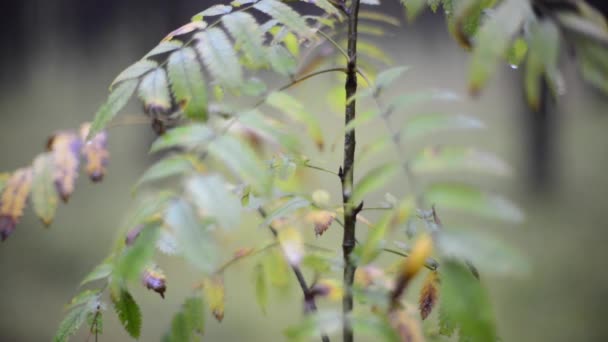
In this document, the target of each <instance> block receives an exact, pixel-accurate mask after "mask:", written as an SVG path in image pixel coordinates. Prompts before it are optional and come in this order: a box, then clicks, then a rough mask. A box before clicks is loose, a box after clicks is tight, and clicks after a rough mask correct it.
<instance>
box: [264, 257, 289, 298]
mask: <svg viewBox="0 0 608 342" xmlns="http://www.w3.org/2000/svg"><path fill="white" fill-rule="evenodd" d="M262 264H263V265H264V266H263V267H264V270H265V271H266V276H267V277H268V280H269V281H270V284H271V285H272V286H274V287H276V288H279V289H281V290H286V289H288V288H289V285H290V280H291V275H290V274H289V265H288V264H287V262H286V261H285V257H284V256H283V253H282V252H281V251H280V250H278V249H272V250H270V251H268V252H267V253H266V254H264V256H263V259H262Z"/></svg>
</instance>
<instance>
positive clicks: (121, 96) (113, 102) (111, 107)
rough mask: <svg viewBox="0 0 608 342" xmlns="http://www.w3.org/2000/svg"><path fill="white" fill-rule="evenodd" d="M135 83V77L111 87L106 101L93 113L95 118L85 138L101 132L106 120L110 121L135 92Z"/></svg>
mask: <svg viewBox="0 0 608 342" xmlns="http://www.w3.org/2000/svg"><path fill="white" fill-rule="evenodd" d="M137 84H138V80H137V79H131V80H128V81H124V82H122V83H120V85H118V86H117V87H115V88H113V90H112V92H111V93H110V96H109V97H108V99H107V101H106V103H104V104H103V105H102V106H101V107H100V108H99V110H98V111H97V113H96V114H95V119H93V123H92V124H91V128H90V129H89V134H88V135H87V138H86V140H90V139H91V138H93V137H94V136H96V135H97V134H98V133H99V132H101V131H102V130H103V129H104V128H105V127H106V125H107V124H108V122H110V120H112V118H114V117H115V116H116V114H118V112H119V111H120V110H121V109H122V108H123V107H124V106H125V105H126V104H127V102H128V101H129V99H130V98H131V96H132V95H133V93H134V92H135V89H136V88H137Z"/></svg>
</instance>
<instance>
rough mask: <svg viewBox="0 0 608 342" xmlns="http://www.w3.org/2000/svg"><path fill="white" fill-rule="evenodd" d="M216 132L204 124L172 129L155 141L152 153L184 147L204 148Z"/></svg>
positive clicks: (151, 149)
mask: <svg viewBox="0 0 608 342" xmlns="http://www.w3.org/2000/svg"><path fill="white" fill-rule="evenodd" d="M214 137H215V132H213V130H212V129H211V128H209V127H208V126H205V125H203V124H190V125H187V126H180V127H176V128H173V129H171V130H170V131H168V132H167V133H165V134H163V135H161V136H160V137H158V138H157V139H156V141H154V143H153V144H152V147H151V148H150V152H151V153H154V152H159V151H162V150H166V149H170V148H174V147H182V148H185V149H189V150H194V149H202V148H204V147H205V146H206V145H207V144H208V143H209V142H210V141H211V140H213V138H214Z"/></svg>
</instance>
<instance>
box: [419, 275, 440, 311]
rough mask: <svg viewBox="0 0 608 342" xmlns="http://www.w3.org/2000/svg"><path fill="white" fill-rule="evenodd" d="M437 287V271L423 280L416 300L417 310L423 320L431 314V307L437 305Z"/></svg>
mask: <svg viewBox="0 0 608 342" xmlns="http://www.w3.org/2000/svg"><path fill="white" fill-rule="evenodd" d="M438 287H439V276H438V275H437V271H432V272H430V273H429V275H428V276H427V277H426V279H425V280H424V284H423V285H422V290H421V291H420V299H419V300H418V308H419V309H420V316H421V317H422V319H423V320H424V319H426V318H427V317H428V316H429V315H430V314H431V311H433V307H434V306H435V304H437V298H438V297H439V289H438Z"/></svg>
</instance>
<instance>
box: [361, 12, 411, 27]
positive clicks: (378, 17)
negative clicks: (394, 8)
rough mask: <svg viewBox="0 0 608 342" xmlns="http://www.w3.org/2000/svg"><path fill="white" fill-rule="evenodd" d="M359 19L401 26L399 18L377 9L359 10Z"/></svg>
mask: <svg viewBox="0 0 608 342" xmlns="http://www.w3.org/2000/svg"><path fill="white" fill-rule="evenodd" d="M359 19H363V20H370V21H377V22H379V23H384V24H388V25H391V26H401V21H399V19H397V18H395V17H392V16H390V15H386V14H384V13H381V12H376V11H365V10H361V11H360V12H359Z"/></svg>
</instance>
